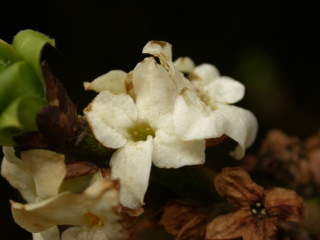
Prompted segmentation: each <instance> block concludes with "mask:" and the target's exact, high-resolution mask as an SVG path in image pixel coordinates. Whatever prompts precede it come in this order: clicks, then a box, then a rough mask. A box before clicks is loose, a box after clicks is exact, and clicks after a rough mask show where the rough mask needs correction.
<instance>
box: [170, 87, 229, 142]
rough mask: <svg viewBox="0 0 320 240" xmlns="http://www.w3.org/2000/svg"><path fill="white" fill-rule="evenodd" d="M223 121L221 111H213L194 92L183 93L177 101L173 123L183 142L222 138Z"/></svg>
mask: <svg viewBox="0 0 320 240" xmlns="http://www.w3.org/2000/svg"><path fill="white" fill-rule="evenodd" d="M223 120H224V118H223V116H222V115H221V113H220V111H219V110H215V111H213V110H212V109H211V107H209V106H208V105H206V104H205V103H204V102H202V101H201V99H200V98H199V97H198V96H197V95H196V93H194V92H193V91H190V90H186V91H183V92H182V93H181V95H180V96H179V97H178V98H177V100H176V103H175V109H174V113H173V122H174V127H175V131H176V133H177V134H178V136H179V137H181V138H182V139H183V140H200V139H206V138H216V137H220V136H222V135H223V129H224V126H223V125H224V121H223Z"/></svg>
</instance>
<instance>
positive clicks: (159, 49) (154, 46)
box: [142, 41, 172, 67]
mask: <svg viewBox="0 0 320 240" xmlns="http://www.w3.org/2000/svg"><path fill="white" fill-rule="evenodd" d="M142 53H145V54H146V53H147V54H151V55H153V56H155V57H158V58H159V59H160V62H161V64H162V65H164V66H165V67H166V66H167V65H168V63H170V62H172V46H171V44H170V43H168V42H163V41H150V42H148V43H147V44H146V45H145V46H144V48H143V50H142Z"/></svg>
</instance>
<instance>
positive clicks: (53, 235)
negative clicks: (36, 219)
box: [32, 226, 60, 240]
mask: <svg viewBox="0 0 320 240" xmlns="http://www.w3.org/2000/svg"><path fill="white" fill-rule="evenodd" d="M32 237H33V240H60V233H59V229H58V228H57V227H56V226H54V227H51V228H49V229H47V230H45V231H43V232H39V233H33V234H32Z"/></svg>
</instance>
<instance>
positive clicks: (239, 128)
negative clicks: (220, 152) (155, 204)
mask: <svg viewBox="0 0 320 240" xmlns="http://www.w3.org/2000/svg"><path fill="white" fill-rule="evenodd" d="M29 34H30V36H33V35H35V36H36V37H32V38H31V39H29V40H28V41H29V42H33V41H36V42H38V43H39V44H38V45H35V46H37V48H36V49H35V50H34V51H33V50H32V48H30V46H29V47H28V46H27V47H26V48H27V50H30V52H28V51H26V49H25V48H23V47H21V45H24V44H22V43H20V41H19V39H20V38H19V36H17V40H16V42H17V43H16V44H15V43H14V44H13V46H14V47H16V48H17V49H16V50H17V51H18V54H17V55H14V56H16V57H17V58H16V59H11V58H10V59H9V58H8V57H7V58H8V59H9V60H12V61H11V62H8V61H7V62H4V61H3V59H5V57H6V56H11V55H10V54H7V53H8V52H10V51H11V52H14V51H16V50H15V48H14V47H12V46H11V45H8V44H5V43H3V42H0V56H1V58H0V86H2V85H3V86H6V87H7V88H6V89H7V90H8V86H9V83H10V84H13V83H14V81H13V80H16V79H20V77H21V79H22V80H23V79H24V78H23V76H22V75H21V74H20V75H19V74H18V75H17V76H18V77H17V78H14V76H15V75H14V74H9V75H8V72H10V71H9V70H10V69H11V70H12V69H14V67H15V66H20V65H23V66H24V64H25V62H27V64H28V65H27V66H28V67H29V68H30V69H32V74H33V75H34V76H33V75H32V76H31V75H30V76H31V77H30V82H31V83H32V84H31V83H30V82H25V84H26V86H27V87H25V89H26V90H28V91H26V94H27V95H26V96H25V95H23V94H22V95H23V97H28V98H29V97H30V96H29V95H28V93H30V94H31V93H32V91H31V90H30V89H33V90H34V86H33V85H34V82H32V81H35V80H40V81H38V82H37V84H35V85H36V86H37V87H38V88H39V89H38V90H37V91H38V92H37V91H36V90H35V91H36V93H37V94H38V95H39V96H40V99H42V101H43V102H44V104H42V105H41V107H39V106H38V105H37V106H38V108H37V109H36V112H34V111H31V110H32V109H31V110H30V111H31V112H32V116H31V118H29V115H28V116H26V115H23V114H21V113H24V112H25V109H21V106H20V105H19V106H20V107H19V108H17V107H13V109H11V110H12V111H13V113H14V114H16V115H15V116H19V117H21V116H22V120H23V119H25V120H26V122H28V121H29V120H30V119H31V120H30V121H31V122H32V124H33V125H35V126H33V127H32V128H24V127H23V126H21V128H19V129H18V130H19V131H18V132H17V131H15V132H14V133H11V132H8V131H7V127H8V126H9V125H4V124H2V123H4V121H7V122H6V123H8V122H13V119H14V118H12V116H13V115H12V114H11V113H12V112H10V114H8V112H7V109H8V108H6V109H5V110H3V109H2V108H3V106H2V105H1V104H2V103H3V102H1V103H0V114H1V115H0V144H1V145H4V147H3V153H4V158H3V161H2V166H1V175H2V176H3V177H4V178H5V179H7V181H8V182H9V183H10V184H11V185H12V186H13V187H14V188H16V189H17V190H18V191H19V192H20V193H21V195H22V197H23V198H24V200H25V201H26V202H25V203H21V202H17V201H11V202H10V203H11V210H12V215H13V218H14V220H15V221H16V223H17V224H18V225H20V226H21V227H22V228H24V229H25V230H27V231H29V232H32V233H33V238H34V239H35V240H59V239H62V240H72V239H80V240H91V239H93V240H98V239H101V240H102V239H110V240H121V239H128V238H129V235H130V234H131V231H130V229H129V227H128V226H129V225H130V224H131V223H132V222H133V221H131V220H130V221H128V218H129V216H128V215H130V217H132V216H133V215H139V214H141V213H142V212H143V209H142V207H143V205H144V201H145V194H146V191H147V189H148V185H149V179H150V174H151V168H152V165H155V166H156V167H157V168H165V169H170V168H174V169H177V168H181V167H185V166H192V165H202V164H204V163H205V150H206V143H207V142H210V141H211V142H212V140H213V141H217V142H218V141H219V140H217V139H218V138H219V139H225V138H227V137H228V138H230V139H232V140H234V141H235V142H237V144H238V145H237V147H236V148H235V149H234V150H233V151H232V152H231V155H232V156H233V157H234V158H236V159H242V158H243V157H244V155H245V150H246V149H247V148H248V147H249V146H250V145H251V144H252V143H253V141H254V139H255V137H256V133H257V128H258V126H257V120H256V118H255V116H254V115H253V114H252V113H251V112H250V111H248V110H245V109H242V108H240V107H236V106H234V105H233V104H234V103H236V102H238V101H240V100H241V99H242V98H243V96H244V92H245V89H244V86H243V85H242V84H241V83H240V82H238V81H236V80H234V79H232V78H230V77H226V76H221V75H220V73H219V72H218V70H217V69H216V67H215V66H213V65H210V64H202V65H199V66H195V64H194V63H193V61H192V60H191V59H190V58H187V57H184V58H178V59H177V60H176V61H173V60H172V50H171V45H170V44H169V43H167V42H161V41H150V42H148V43H147V44H146V45H145V46H144V48H143V51H142V53H143V54H148V57H146V58H145V59H144V60H143V61H141V62H139V63H138V64H137V65H136V66H135V67H134V69H133V70H132V71H130V72H128V73H126V72H124V71H121V70H112V71H109V72H108V73H106V74H104V75H102V76H100V77H98V78H97V79H95V80H93V81H92V82H85V83H84V87H85V89H86V90H93V91H95V92H97V93H98V94H97V96H96V97H95V98H94V99H93V101H92V102H91V103H90V104H89V105H88V106H87V107H86V108H85V109H84V116H83V117H82V116H78V115H77V110H76V107H75V105H74V104H73V103H72V101H71V100H70V99H69V97H68V95H67V94H66V92H65V90H64V88H63V86H62V84H61V83H60V82H59V81H58V79H56V78H55V76H54V75H53V73H52V72H51V71H50V68H49V65H47V64H46V63H44V62H42V63H41V65H40V54H41V50H42V48H43V46H44V44H46V42H47V41H48V40H47V38H44V39H42V38H41V37H39V36H41V35H38V33H34V32H32V31H31V32H28V31H27V36H29ZM21 39H24V40H25V39H26V38H21ZM27 39H28V38H27ZM39 39H40V40H39ZM41 39H42V40H41ZM21 41H22V40H21ZM28 41H27V42H28ZM52 44H53V43H52ZM19 46H20V47H19ZM34 52H35V53H36V54H33V53H34ZM12 56H13V55H12ZM20 67H21V66H20ZM6 74H7V75H8V76H10V78H9V77H8V78H5V77H4V76H7V75H6ZM26 76H27V75H26ZM10 79H11V80H10ZM12 79H13V80H12ZM31 80H32V81H31ZM28 84H29V85H28ZM30 84H31V85H30ZM30 86H31V87H30ZM29 87H30V89H29ZM7 90H6V91H7ZM29 90H30V91H29ZM3 94H4V91H2V88H0V97H1V98H2V97H3V96H4V95H3ZM37 94H35V95H37ZM16 95H17V93H16V92H14V93H13V95H12V96H15V97H17V96H16ZM31 95H32V94H31ZM38 95H37V96H38ZM32 97H34V96H33V95H32ZM8 99H9V98H8ZM19 99H20V98H19ZM21 99H22V98H21ZM21 99H20V100H19V101H21ZM9 100H10V101H11V100H12V99H9ZM27 102H28V101H27ZM23 103H24V102H23ZM10 106H11V105H10ZM9 110H10V109H9ZM3 119H4V120H3ZM18 120H21V119H20V118H19V119H18ZM35 120H37V121H35ZM3 126H4V127H3ZM10 126H11V125H10ZM10 126H9V127H10ZM35 130H37V131H35ZM31 131H32V132H31ZM7 133H8V134H9V135H6V134H7ZM21 133H23V135H20V136H19V137H20V138H19V137H18V138H17V137H16V135H17V134H21ZM84 133H85V134H87V135H89V136H91V137H92V136H93V140H92V139H91V140H92V141H91V140H90V141H88V142H87V143H88V144H87V146H85V147H86V148H84V150H83V149H81V150H82V152H80V151H79V152H77V150H78V149H79V146H81V144H83V142H84V141H83V139H84V138H85V137H84ZM90 134H91V135H90ZM13 139H15V140H16V142H14V140H13ZM30 139H32V141H29V140H30ZM15 144H16V148H14V147H12V145H15ZM88 145H89V146H88ZM92 146H93V148H95V149H97V148H103V149H104V150H105V151H106V152H108V156H104V157H105V159H104V160H105V161H104V162H102V161H100V159H98V160H97V159H94V158H95V157H96V156H97V155H94V156H92V155H90V154H91V152H90V153H88V152H85V150H87V149H89V148H90V147H92ZM77 147H78V148H77ZM83 151H84V152H85V153H86V154H87V155H85V154H84V156H81V155H82V153H83ZM93 152H94V151H93ZM99 157H101V156H99ZM107 157H108V159H107ZM80 158H81V159H80ZM83 158H84V159H85V160H86V162H84V163H83V162H81V161H80V160H83ZM91 158H92V159H91ZM89 162H90V163H89ZM97 162H98V163H97ZM106 163H107V164H109V165H107V164H106ZM109 167H110V169H109ZM203 172H204V171H203ZM240 175H241V174H240ZM243 176H244V174H242V175H241V176H240V177H242V178H244V180H245V184H249V185H250V186H251V187H252V186H253V187H252V189H251V188H250V189H249V188H248V189H249V190H248V189H247V188H244V187H243V186H241V184H240V185H239V189H238V191H242V190H243V189H247V190H246V191H242V192H241V193H237V192H236V189H234V193H232V194H234V196H233V197H237V196H238V195H239V194H240V195H241V194H248V196H249V195H250V194H251V195H252V198H254V199H253V200H251V199H241V198H240V197H239V199H238V200H239V201H240V200H241V204H239V206H240V207H241V208H245V209H246V212H245V213H246V214H247V215H248V211H247V210H248V208H249V207H248V206H249V205H250V206H251V205H252V204H253V202H254V203H255V204H256V203H260V200H261V201H262V199H263V198H264V197H266V198H268V196H269V195H270V194H271V193H274V192H271V193H270V194H269V193H265V191H264V190H263V189H262V188H259V187H256V185H254V184H253V183H251V182H250V179H249V180H248V176H244V177H243ZM217 179H219V178H217ZM210 180H211V178H210ZM240 180H243V179H240ZM216 181H218V180H216ZM220 185H221V184H216V188H217V190H218V192H219V193H222V195H223V194H224V192H223V191H229V190H230V189H229V188H228V186H227V187H226V188H225V190H221V189H220V188H219V186H220ZM210 187H211V182H210ZM257 189H258V190H259V191H258V190H257ZM279 191H280V190H279ZM228 194H230V193H228ZM268 194H269V195H268ZM251 195H250V196H251ZM270 196H271V197H270V198H272V196H273V195H272V194H271V195H270ZM271 200H272V199H271ZM271 200H270V201H271ZM249 201H250V202H249ZM297 201H298V200H297ZM266 203H267V204H269V202H268V201H267V200H266ZM270 204H271V203H270ZM270 204H269V205H270ZM269 205H268V206H269ZM271 205H272V204H271ZM289 205H290V204H289ZM257 207H259V206H257ZM172 209H179V211H180V210H181V212H185V211H186V212H188V213H190V214H189V215H188V218H187V219H182V220H181V222H182V223H181V224H180V225H183V228H182V229H180V228H178V227H177V226H176V225H175V221H171V223H170V224H171V226H169V227H168V224H167V222H168V221H167V220H166V219H169V220H170V216H171V213H172V212H174V211H175V210H174V211H171V210H172ZM167 210H168V211H169V214H167V215H166V217H163V225H164V226H165V227H166V228H168V229H170V231H171V233H173V234H174V235H176V236H177V238H178V239H203V238H204V237H205V234H206V228H205V226H206V225H205V223H206V220H207V219H208V218H207V216H206V215H205V214H203V213H202V212H198V211H197V210H195V211H194V209H193V208H191V207H189V206H187V205H186V206H183V207H180V206H179V205H175V206H174V207H173V208H172V206H169V207H167ZM258 210H259V211H260V209H258ZM258 210H255V211H258ZM168 211H167V212H168ZM252 211H253V210H251V213H250V214H251V215H252ZM263 211H267V210H261V211H260V212H259V214H260V215H261V214H262V215H263V214H264V213H263ZM268 211H269V210H268ZM268 213H269V212H268ZM178 215H179V214H178ZM247 215H246V216H247ZM179 216H180V215H179ZM169 222H170V221H169ZM251 222H253V221H251ZM251 222H250V224H251ZM129 223H130V224H129ZM213 225H215V224H213V223H211V224H210V225H209V227H208V228H207V234H206V235H207V236H206V237H207V238H208V239H215V238H216V236H218V237H219V236H220V235H219V234H220V232H219V233H217V232H215V228H214V226H213ZM218 225H219V224H218ZM218 225H217V226H218ZM61 226H62V227H61ZM212 226H213V227H212ZM248 226H249V225H248ZM250 226H251V225H250ZM233 227H235V226H233ZM272 227H273V225H272ZM208 229H209V230H208ZM230 229H232V228H230ZM170 231H169V232H170ZM241 231H242V230H241ZM60 232H62V234H60ZM242 233H243V232H241V234H242ZM217 234H218V235H217ZM241 234H240V233H238V232H237V233H236V234H233V235H232V234H231V235H230V236H229V235H228V234H226V235H221V236H225V237H226V238H232V237H233V236H236V237H240V235H241ZM221 236H220V237H221Z"/></svg>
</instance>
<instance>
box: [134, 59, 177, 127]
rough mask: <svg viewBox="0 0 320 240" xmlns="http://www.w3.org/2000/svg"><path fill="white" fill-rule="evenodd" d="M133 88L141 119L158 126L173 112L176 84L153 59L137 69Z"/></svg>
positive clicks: (141, 64) (140, 64) (143, 62)
mask: <svg viewBox="0 0 320 240" xmlns="http://www.w3.org/2000/svg"><path fill="white" fill-rule="evenodd" d="M133 86H134V91H135V94H136V104H137V108H138V110H139V117H140V118H144V119H147V120H149V122H151V124H157V123H158V122H160V121H161V117H162V116H164V115H165V114H167V113H169V112H172V110H173V104H174V101H175V97H176V94H177V89H176V85H175V82H174V81H173V80H172V79H171V77H170V76H169V74H168V72H167V71H166V70H165V69H164V68H163V67H162V66H161V65H159V64H157V63H156V61H155V60H154V59H153V58H146V59H144V61H142V62H141V63H139V64H138V65H137V66H136V67H135V69H134V71H133Z"/></svg>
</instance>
